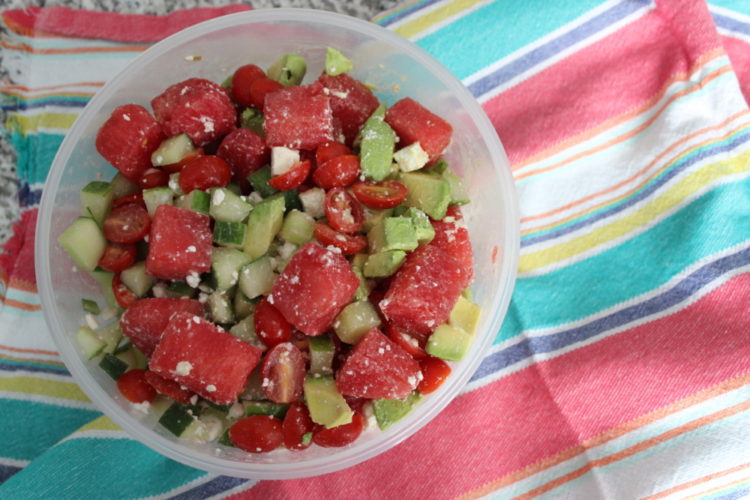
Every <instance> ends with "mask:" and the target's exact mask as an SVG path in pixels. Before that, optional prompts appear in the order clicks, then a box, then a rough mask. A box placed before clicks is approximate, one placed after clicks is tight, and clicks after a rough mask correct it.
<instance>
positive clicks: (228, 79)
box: [219, 74, 234, 90]
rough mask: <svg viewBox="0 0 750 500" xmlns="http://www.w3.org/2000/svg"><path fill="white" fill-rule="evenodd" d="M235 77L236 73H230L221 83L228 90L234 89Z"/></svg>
mask: <svg viewBox="0 0 750 500" xmlns="http://www.w3.org/2000/svg"><path fill="white" fill-rule="evenodd" d="M233 78H234V74H231V75H229V76H228V77H226V78H224V81H223V82H221V83H220V84H219V85H220V86H222V87H224V88H225V89H227V90H232V79H233Z"/></svg>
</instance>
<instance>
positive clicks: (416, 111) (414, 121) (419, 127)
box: [385, 97, 453, 162]
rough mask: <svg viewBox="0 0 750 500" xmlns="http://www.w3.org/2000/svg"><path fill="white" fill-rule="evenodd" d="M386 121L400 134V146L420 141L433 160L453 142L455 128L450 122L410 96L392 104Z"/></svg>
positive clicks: (386, 115)
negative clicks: (452, 136)
mask: <svg viewBox="0 0 750 500" xmlns="http://www.w3.org/2000/svg"><path fill="white" fill-rule="evenodd" d="M385 121H386V122H388V125H390V126H391V128H393V130H394V131H395V132H396V135H398V137H399V143H398V144H399V147H402V148H403V147H405V146H408V145H409V144H412V143H414V142H419V144H420V146H422V149H424V151H425V152H426V153H427V155H428V156H429V157H430V161H431V162H433V161H435V160H437V159H438V158H440V155H442V154H443V151H445V148H447V147H448V144H449V143H450V142H451V135H452V134H453V128H452V127H451V126H450V125H449V124H448V122H446V121H445V120H443V119H442V118H440V117H439V116H438V115H436V114H435V113H433V112H432V111H430V110H428V109H427V108H425V107H424V106H422V105H421V104H419V103H418V102H417V101H415V100H414V99H411V98H409V97H405V98H404V99H401V100H400V101H398V102H397V103H396V104H394V105H393V106H391V107H390V108H389V109H388V111H387V112H386V114H385Z"/></svg>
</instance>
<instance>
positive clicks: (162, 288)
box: [151, 281, 167, 298]
mask: <svg viewBox="0 0 750 500" xmlns="http://www.w3.org/2000/svg"><path fill="white" fill-rule="evenodd" d="M151 291H152V292H153V294H154V297H157V298H160V297H166V296H167V284H166V283H164V282H163V281H160V282H158V283H157V284H155V285H154V286H153V288H152V289H151Z"/></svg>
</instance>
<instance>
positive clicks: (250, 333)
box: [229, 314, 267, 351]
mask: <svg viewBox="0 0 750 500" xmlns="http://www.w3.org/2000/svg"><path fill="white" fill-rule="evenodd" d="M229 333H231V334H232V335H234V336H235V337H237V338H238V339H240V340H242V341H243V342H247V343H248V344H250V345H254V346H255V347H257V348H258V349H260V350H261V351H265V350H266V349H267V347H266V344H264V343H263V341H261V340H260V338H258V334H257V333H255V323H254V319H253V315H252V314H251V315H249V316H247V317H246V318H244V319H243V320H242V321H239V322H238V323H236V324H235V325H234V326H233V327H232V328H230V329H229Z"/></svg>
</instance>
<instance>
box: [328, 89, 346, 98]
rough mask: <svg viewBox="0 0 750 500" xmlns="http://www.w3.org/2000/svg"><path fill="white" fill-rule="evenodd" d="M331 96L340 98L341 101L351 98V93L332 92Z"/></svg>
mask: <svg viewBox="0 0 750 500" xmlns="http://www.w3.org/2000/svg"><path fill="white" fill-rule="evenodd" d="M331 95H332V96H334V97H338V98H339V99H346V98H347V97H349V92H340V91H338V90H331Z"/></svg>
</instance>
